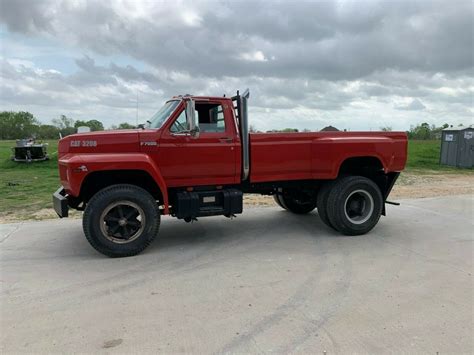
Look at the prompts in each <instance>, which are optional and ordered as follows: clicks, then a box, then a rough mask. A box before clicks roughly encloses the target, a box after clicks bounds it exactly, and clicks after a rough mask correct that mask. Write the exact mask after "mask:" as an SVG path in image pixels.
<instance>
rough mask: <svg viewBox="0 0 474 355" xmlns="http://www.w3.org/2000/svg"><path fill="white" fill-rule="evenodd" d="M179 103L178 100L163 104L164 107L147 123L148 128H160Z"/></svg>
mask: <svg viewBox="0 0 474 355" xmlns="http://www.w3.org/2000/svg"><path fill="white" fill-rule="evenodd" d="M179 103H180V101H179V100H172V101H168V102H167V103H165V104H164V106H163V107H162V108H161V109H160V110H159V111H158V112H157V113H155V114H154V115H153V116H152V117H151V118H150V119H149V120H148V121H147V122H148V128H161V126H163V123H165V122H166V120H167V119H168V118H169V117H170V116H171V114H172V113H173V112H174V110H175V109H176V107H177V106H178V105H179Z"/></svg>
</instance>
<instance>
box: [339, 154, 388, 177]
mask: <svg viewBox="0 0 474 355" xmlns="http://www.w3.org/2000/svg"><path fill="white" fill-rule="evenodd" d="M382 171H383V165H382V162H381V161H380V160H379V159H378V158H375V157H354V158H348V159H346V160H344V162H343V163H342V164H341V166H340V168H339V176H340V175H362V176H367V177H370V176H374V175H378V174H379V173H380V172H382Z"/></svg>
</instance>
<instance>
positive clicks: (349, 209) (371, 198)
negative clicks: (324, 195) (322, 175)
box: [327, 176, 383, 235]
mask: <svg viewBox="0 0 474 355" xmlns="http://www.w3.org/2000/svg"><path fill="white" fill-rule="evenodd" d="M382 208H383V198H382V193H381V192H380V189H379V187H378V186H377V185H376V184H375V183H374V182H373V181H372V180H370V179H367V178H366V177H363V176H348V177H344V178H341V179H340V180H338V181H336V182H335V183H334V185H333V186H332V188H331V191H330V192H329V195H328V200H327V214H328V218H329V221H330V222H331V225H332V226H333V227H334V228H336V229H337V230H338V231H339V232H341V233H343V234H345V235H360V234H365V233H367V232H369V231H370V230H371V229H372V228H374V227H375V225H376V224H377V222H378V221H379V219H380V215H381V213H382Z"/></svg>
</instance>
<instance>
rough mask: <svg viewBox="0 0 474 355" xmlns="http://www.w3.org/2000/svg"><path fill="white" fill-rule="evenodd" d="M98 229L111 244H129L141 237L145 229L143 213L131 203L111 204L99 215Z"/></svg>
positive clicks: (118, 202)
mask: <svg viewBox="0 0 474 355" xmlns="http://www.w3.org/2000/svg"><path fill="white" fill-rule="evenodd" d="M100 229H101V231H102V234H103V235H104V236H105V237H106V238H107V239H108V240H110V241H111V242H113V243H117V244H126V243H130V242H132V241H134V240H135V239H137V238H138V237H140V235H142V233H143V230H144V229H145V213H144V212H143V209H142V208H141V207H140V206H138V205H137V204H136V203H135V202H132V201H117V202H114V203H111V204H110V205H108V206H107V208H105V209H104V211H103V212H102V214H101V215H100Z"/></svg>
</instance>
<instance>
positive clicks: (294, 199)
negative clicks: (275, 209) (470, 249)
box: [278, 191, 318, 214]
mask: <svg viewBox="0 0 474 355" xmlns="http://www.w3.org/2000/svg"><path fill="white" fill-rule="evenodd" d="M278 199H279V201H280V203H281V206H282V207H283V208H284V209H286V210H288V211H290V212H292V213H295V214H307V213H310V212H311V211H313V210H314V209H315V208H316V207H318V204H317V200H316V198H313V197H311V196H309V195H305V194H304V193H301V192H299V191H283V194H281V195H279V196H278Z"/></svg>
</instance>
